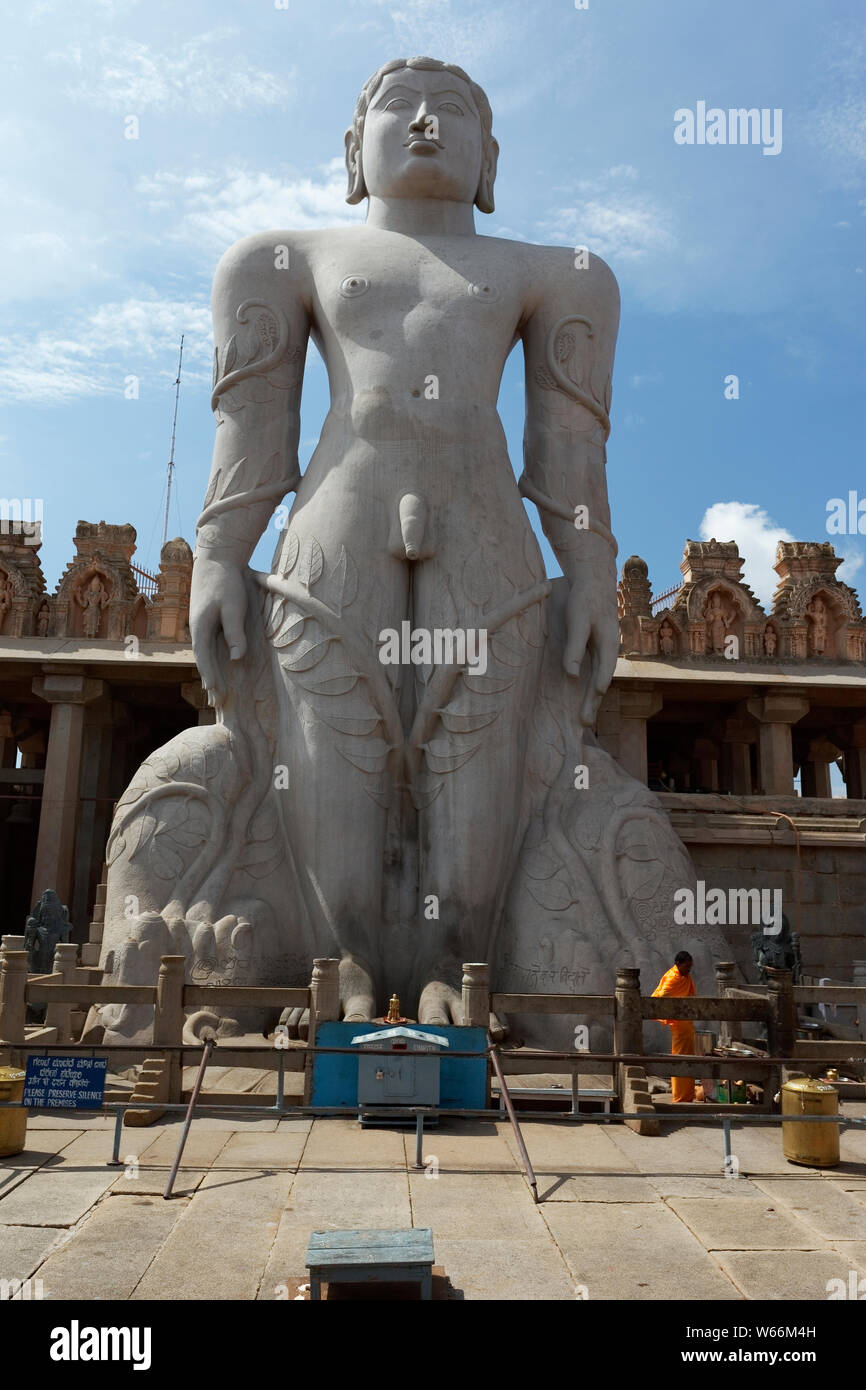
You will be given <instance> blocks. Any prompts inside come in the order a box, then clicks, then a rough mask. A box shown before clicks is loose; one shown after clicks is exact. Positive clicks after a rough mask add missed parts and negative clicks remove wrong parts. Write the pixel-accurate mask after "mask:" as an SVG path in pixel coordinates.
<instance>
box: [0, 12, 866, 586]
mask: <svg viewBox="0 0 866 1390" xmlns="http://www.w3.org/2000/svg"><path fill="white" fill-rule="evenodd" d="M279 2H280V3H282V0H279ZM4 49H5V55H4V56H3V58H2V92H3V97H2V101H3V106H4V109H3V112H2V116H0V120H2V126H3V130H2V136H3V145H4V150H5V152H6V159H5V172H4V173H3V174H2V177H0V190H2V193H3V205H4V215H3V221H2V227H0V256H2V265H3V269H4V272H5V273H4V274H3V275H2V276H0V281H2V286H3V288H2V293H3V295H4V297H5V301H6V302H5V304H4V306H3V309H4V313H3V328H2V333H0V401H2V417H0V493H2V494H3V495H6V496H20V497H22V498H27V497H32V498H41V499H43V509H44V544H43V549H42V558H43V565H44V568H45V572H46V578H47V580H48V583H49V587H50V588H53V587H54V585H55V584H56V581H57V579H58V578H59V575H60V573H61V571H62V569H63V567H64V565H65V564H66V562H67V560H68V559H69V558H70V557H71V552H72V535H73V532H74V529H75V523H76V521H77V520H78V519H79V518H85V519H87V520H93V521H95V520H99V519H100V518H102V519H104V520H106V521H114V522H126V521H131V522H132V523H133V525H134V526H135V527H136V529H137V531H138V537H139V541H138V544H139V550H138V554H137V556H136V560H137V562H138V563H140V564H142V565H144V566H145V567H147V568H151V569H153V568H155V567H156V564H157V561H158V549H159V538H160V533H161V507H162V493H163V486H164V475H165V465H166V461H167V457H168V444H169V434H170V426H171V409H172V392H173V382H174V377H175V372H176V362H177V346H178V340H179V338H180V334H181V333H182V332H183V333H185V334H186V347H185V372H184V384H183V390H182V395H181V404H180V414H179V420H178V433H177V464H178V472H177V490H176V502H175V505H173V507H172V520H171V526H170V531H169V534H170V535H174V534H177V533H178V532H180V533H181V534H183V535H185V536H186V537H187V539H189V540H192V536H193V529H194V523H195V517H196V515H197V512H198V510H199V507H200V504H201V499H202V497H203V495H204V489H205V484H206V479H207V473H208V469H209V465H210V453H211V447H212V433H213V425H212V418H211V415H210V410H209V404H208V395H209V382H210V362H211V354H212V348H211V343H210V338H209V334H210V324H209V309H208V303H209V291H210V281H211V278H212V274H213V270H214V267H215V265H216V262H217V260H218V259H219V257H220V255H221V253H222V251H223V250H224V249H225V248H226V247H227V246H228V245H229V244H230V243H231V242H232V241H234V240H236V239H237V238H238V237H240V236H242V235H245V234H246V233H248V232H253V231H261V230H265V229H268V228H271V227H280V226H282V227H314V226H333V225H335V224H336V223H338V222H340V221H345V222H351V221H355V220H357V219H358V218H359V217H361V216H363V208H361V209H355V208H350V207H349V206H348V205H347V204H346V203H345V202H344V193H345V177H344V173H343V168H342V158H341V153H342V137H343V132H344V131H345V129H346V126H347V125H348V124H349V121H350V119H351V114H352V110H353V107H354V103H355V99H356V97H357V94H358V91H359V89H360V87H361V86H362V84H363V82H364V81H365V80H366V79H367V77H369V76H370V74H371V73H372V72H373V71H374V70H375V69H376V68H377V67H378V66H379V65H380V64H381V63H382V62H384V61H386V60H387V59H389V58H392V57H397V56H408V55H411V54H415V53H427V54H430V55H431V56H433V57H439V58H443V59H445V60H446V61H450V62H456V63H459V64H460V65H462V66H464V67H466V68H467V69H468V70H469V71H470V73H471V75H472V76H473V77H474V78H475V79H476V80H477V81H478V82H480V83H481V85H482V86H483V87H484V88H485V90H486V91H487V93H488V95H489V97H490V100H491V103H492V106H493V113H494V133H495V134H496V136H497V138H498V140H499V143H500V146H501V157H500V165H499V175H498V179H497V185H496V204H497V206H496V212H495V213H494V214H492V215H491V216H487V217H485V216H483V215H481V214H478V215H477V224H478V230H479V231H482V232H484V233H485V234H489V235H501V236H510V237H514V238H517V239H525V240H529V241H538V242H551V243H559V244H562V245H570V246H574V245H577V244H581V243H585V244H587V245H589V246H590V247H591V249H592V250H594V251H596V252H598V254H600V255H602V256H604V258H605V259H606V260H607V261H608V262H609V264H610V265H611V267H612V268H613V270H614V272H615V274H616V275H617V277H618V279H619V282H620V287H621V291H622V300H623V314H622V326H621V332H620V341H619V349H618V353H617V364H616V371H615V376H614V392H613V411H612V419H613V430H612V435H611V439H610V443H609V445H608V479H609V489H610V496H611V507H612V516H613V526H614V530H615V532H616V535H617V537H618V540H619V546H620V562H621V561H622V560H623V559H624V558H625V557H626V556H627V555H629V554H632V553H635V552H637V553H639V554H641V555H643V556H644V558H645V559H646V560H647V561H648V563H649V566H650V577H651V580H652V583H653V588H654V591H655V592H660V591H662V590H664V589H667V588H670V587H671V586H672V585H673V584H675V583H676V582H677V580H678V579H679V569H678V565H679V561H680V558H681V554H682V546H683V543H684V541H685V539H686V537H691V538H693V539H697V538H700V537H702V536H706V537H708V536H710V535H715V536H716V537H717V538H718V539H720V540H728V539H731V538H733V539H736V540H738V541H739V542H740V548H741V551H742V552H743V553H744V554H745V555H746V556H747V562H748V565H747V578H748V579H749V580H750V582H751V583H752V585H753V587H754V588H755V589H756V591H757V592H758V593H759V595H760V596H761V597H762V598H764V600H765V601H766V600H767V598H768V597H769V594H770V593H771V591H772V588H773V585H774V582H775V577H774V576H773V575H772V572H771V569H770V565H771V562H772V554H773V551H774V548H775V542H776V540H777V539H778V538H779V537H780V536H785V537H789V538H796V539H803V540H823V539H828V536H827V531H826V524H825V523H826V516H827V510H826V509H827V502H828V500H829V499H830V498H832V497H837V496H847V494H848V492H849V490H851V489H854V490H859V494H860V495H861V496H863V497H864V498H866V471H864V467H863V460H864V435H866V428H864V413H863V400H864V377H866V366H864V360H866V359H864V351H863V341H864V333H863V323H864V309H866V303H864V300H866V244H864V231H866V7H864V5H863V4H862V0H820V3H817V0H761V3H760V4H759V5H758V4H756V3H755V0H726V3H725V4H724V5H722V4H718V3H709V2H708V0H656V3H654V4H650V3H647V0H589V8H588V9H586V10H577V9H575V6H574V0H537V3H533V4H529V3H526V0H517V3H511V0H501V2H500V3H490V0H460V3H457V2H456V0H435V3H434V0H395V3H391V0H343V2H342V3H332V0H287V7H286V8H277V6H276V5H275V3H274V0H243V3H241V2H240V0H206V3H205V2H204V0H185V3H184V4H183V5H182V6H178V5H177V4H175V3H160V0H147V3H143V2H142V0H90V3H79V4H77V5H69V4H68V3H64V2H63V0H32V3H30V4H28V5H20V6H18V7H17V13H15V14H9V13H7V16H6V18H5V21H4ZM699 101H704V102H706V103H707V106H708V107H713V106H717V107H721V108H723V109H727V108H730V107H758V108H769V109H775V108H781V110H782V112H783V125H782V132H783V143H782V150H781V152H780V153H779V154H778V155H776V156H765V155H764V154H763V153H762V149H761V148H760V147H759V146H752V145H747V146H743V145H727V146H710V145H693V146H685V145H678V144H677V143H676V142H675V141H674V138H673V132H674V124H675V123H674V112H675V111H676V110H677V109H679V108H690V109H692V110H694V109H695V108H696V105H697V103H698V102H699ZM129 116H135V117H136V118H137V120H138V126H139V138H138V139H135V140H133V139H127V138H125V130H126V129H128V125H127V117H129ZM729 374H735V375H736V376H738V378H739V383H740V395H739V399H738V400H726V399H725V394H724V384H725V378H726V377H727V376H728V375H729ZM129 376H136V377H138V378H139V383H140V384H139V396H138V399H137V400H135V399H133V400H128V399H125V398H124V384H125V381H126V379H127V377H129ZM522 390H523V378H522V364H521V362H520V360H519V354H515V355H514V356H512V358H511V359H510V361H509V363H508V365H507V367H506V371H505V377H504V380H503V385H502V393H501V405H500V408H501V413H502V417H503V421H504V423H505V426H506V430H507V433H508V437H509V443H510V448H511V457H512V461H513V462H514V463H515V465H516V467H517V470H518V471H519V469H520V449H521V444H520V441H521V435H522V404H523V401H522ZM325 402H326V386H325V377H324V369H323V367H322V364H321V363H320V362H319V361H318V360H317V359H315V358H311V359H310V362H309V364H308V376H307V382H306V386H305V398H304V411H303V423H302V439H303V445H302V463H303V462H304V461H306V459H307V458H308V457H309V455H310V453H311V452H312V448H313V447H314V444H315V439H316V436H317V433H318V428H319V425H320V423H321V420H322V418H323V414H324V410H325ZM829 538H830V539H832V540H833V541H834V544H835V545H836V547H837V552H838V553H841V554H844V555H845V557H846V564H845V566H844V568H843V569H842V571H841V572H840V577H842V578H846V579H848V580H849V582H852V583H854V584H855V587H856V586H858V582H859V581H861V580H862V581H863V582H864V596H866V571H862V572H861V574H860V575H859V576H858V574H857V571H858V569H859V568H860V566H861V565H862V562H863V558H864V555H866V537H857V536H853V537H851V536H838V537H829ZM270 548H271V546H270V542H269V543H268V546H267V547H266V548H265V556H264V557H263V558H265V559H267V558H268V552H269V550H270Z"/></svg>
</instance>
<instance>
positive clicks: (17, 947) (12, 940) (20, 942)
mask: <svg viewBox="0 0 866 1390" xmlns="http://www.w3.org/2000/svg"><path fill="white" fill-rule="evenodd" d="M26 950H27V946H26V945H25V941H24V937H23V936H10V935H6V936H0V955H3V954H4V952H5V951H26Z"/></svg>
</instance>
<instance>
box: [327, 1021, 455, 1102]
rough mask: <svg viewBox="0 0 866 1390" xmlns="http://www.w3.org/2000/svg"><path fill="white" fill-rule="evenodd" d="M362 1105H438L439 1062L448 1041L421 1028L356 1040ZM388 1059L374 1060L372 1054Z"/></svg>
mask: <svg viewBox="0 0 866 1390" xmlns="http://www.w3.org/2000/svg"><path fill="white" fill-rule="evenodd" d="M351 1045H352V1046H353V1047H357V1048H358V1104H359V1105H362V1106H363V1105H390V1106H395V1105H438V1104H439V1058H440V1055H441V1051H442V1049H443V1048H445V1047H447V1046H448V1039H447V1038H444V1037H442V1036H441V1035H440V1034H438V1033H424V1032H422V1031H421V1029H419V1028H386V1029H384V1030H382V1031H380V1032H377V1033H365V1034H363V1036H361V1037H359V1038H353V1039H352V1044H351ZM377 1052H378V1053H382V1052H385V1053H387V1056H384V1057H383V1056H371V1055H370V1054H371V1053H377Z"/></svg>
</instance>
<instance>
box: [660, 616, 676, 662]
mask: <svg viewBox="0 0 866 1390" xmlns="http://www.w3.org/2000/svg"><path fill="white" fill-rule="evenodd" d="M659 651H660V652H661V653H662V656H672V655H673V651H674V630H673V627H672V626H671V624H670V623H669V622H668V620H667V618H665V620H664V622H663V623H662V625H661V627H660V628H659Z"/></svg>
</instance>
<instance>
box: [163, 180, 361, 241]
mask: <svg viewBox="0 0 866 1390" xmlns="http://www.w3.org/2000/svg"><path fill="white" fill-rule="evenodd" d="M136 189H137V191H138V192H139V193H141V194H143V195H144V197H145V198H146V199H147V200H148V202H149V205H150V207H151V209H152V210H153V211H160V212H162V211H164V210H166V209H168V208H171V207H172V206H174V208H175V212H176V216H177V222H176V225H175V227H174V230H173V231H170V232H169V233H168V235H171V236H174V237H178V238H180V239H182V240H184V241H190V242H195V243H196V244H198V245H206V246H208V247H214V248H216V249H219V250H222V249H224V248H225V247H227V246H229V245H230V244H231V243H232V242H234V241H237V240H238V238H239V237H242V236H248V235H250V234H251V233H253V232H263V231H268V230H269V229H271V228H285V229H294V230H297V231H306V230H309V229H311V228H315V227H335V226H350V225H353V224H355V223H357V222H359V221H362V220H363V210H359V209H356V208H350V207H349V205H348V203H347V202H346V172H345V168H344V165H343V161H342V160H341V159H332V160H331V161H330V163H328V164H327V165H325V166H323V168H322V169H321V172H320V176H319V177H318V178H311V177H309V176H305V177H303V178H294V179H279V178H276V177H275V176H274V175H273V174H267V173H262V172H259V171H251V170H246V169H240V168H236V169H230V170H228V171H227V172H222V171H220V172H219V173H204V174H203V173H197V174H182V173H176V172H171V171H165V172H161V173H157V174H154V175H152V176H148V177H146V178H141V179H139V181H138V183H137V185H136ZM164 234H165V233H164Z"/></svg>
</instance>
